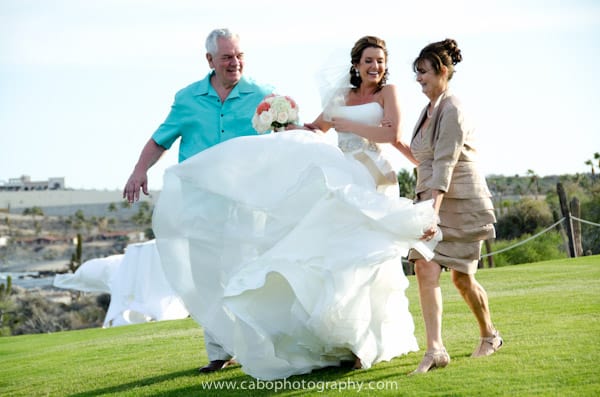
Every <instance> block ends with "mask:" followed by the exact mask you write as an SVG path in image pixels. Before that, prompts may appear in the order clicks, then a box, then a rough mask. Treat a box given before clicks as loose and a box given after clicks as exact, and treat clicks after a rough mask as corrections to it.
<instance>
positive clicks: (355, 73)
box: [354, 68, 360, 77]
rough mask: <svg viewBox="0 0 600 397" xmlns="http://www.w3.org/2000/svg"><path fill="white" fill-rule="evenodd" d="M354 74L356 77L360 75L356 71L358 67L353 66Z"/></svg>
mask: <svg viewBox="0 0 600 397" xmlns="http://www.w3.org/2000/svg"><path fill="white" fill-rule="evenodd" d="M354 75H355V76H356V77H360V72H359V71H358V69H356V68H354Z"/></svg>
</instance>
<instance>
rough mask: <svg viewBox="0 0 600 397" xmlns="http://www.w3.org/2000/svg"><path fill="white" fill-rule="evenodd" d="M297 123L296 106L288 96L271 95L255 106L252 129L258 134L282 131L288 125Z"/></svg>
mask: <svg viewBox="0 0 600 397" xmlns="http://www.w3.org/2000/svg"><path fill="white" fill-rule="evenodd" d="M297 121H298V105H296V102H294V100H293V99H292V98H290V97H288V96H283V95H275V94H271V95H268V96H266V97H265V98H264V99H263V100H262V102H261V103H260V104H259V105H258V106H257V108H256V113H254V117H252V127H254V129H255V130H256V131H258V133H260V134H263V133H265V132H267V131H270V130H273V131H283V130H285V127H286V126H287V125H288V124H291V123H294V122H297Z"/></svg>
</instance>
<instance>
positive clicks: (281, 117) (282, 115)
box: [277, 111, 289, 124]
mask: <svg viewBox="0 0 600 397" xmlns="http://www.w3.org/2000/svg"><path fill="white" fill-rule="evenodd" d="M288 120H289V117H288V114H287V112H286V111H281V112H279V113H278V114H277V122H278V123H281V124H285V123H287V122H288Z"/></svg>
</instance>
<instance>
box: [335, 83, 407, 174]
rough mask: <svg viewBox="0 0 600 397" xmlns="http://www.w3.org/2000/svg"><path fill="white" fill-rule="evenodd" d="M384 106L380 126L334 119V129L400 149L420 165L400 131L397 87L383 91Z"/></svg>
mask: <svg viewBox="0 0 600 397" xmlns="http://www.w3.org/2000/svg"><path fill="white" fill-rule="evenodd" d="M381 97H382V102H380V103H382V106H383V120H384V121H383V122H382V123H381V125H379V126H371V125H366V124H362V123H358V122H354V121H350V120H348V119H340V118H334V119H333V128H335V129H336V130H337V131H347V132H352V133H354V134H356V135H360V136H362V137H363V138H366V139H368V140H370V141H372V142H378V143H390V144H392V145H393V146H394V147H396V149H398V150H399V151H400V152H401V153H402V154H403V155H404V156H405V157H406V158H407V159H408V160H409V161H410V162H412V163H413V164H415V165H418V164H419V162H418V161H417V160H416V159H415V157H414V156H413V155H412V153H411V151H410V148H409V146H408V145H407V144H406V143H404V142H402V131H401V129H400V104H399V102H398V96H397V94H396V87H395V86H394V85H392V84H389V85H386V86H385V87H383V89H382V90H381Z"/></svg>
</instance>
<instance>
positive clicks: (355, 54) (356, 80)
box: [349, 36, 389, 92]
mask: <svg viewBox="0 0 600 397" xmlns="http://www.w3.org/2000/svg"><path fill="white" fill-rule="evenodd" d="M370 47H373V48H381V49H382V50H383V54H384V55H385V73H384V74H383V78H382V79H381V81H380V82H379V83H378V84H377V90H376V91H375V92H377V91H379V90H381V89H382V88H383V86H384V85H385V83H386V81H387V78H388V74H389V73H388V67H387V57H388V53H387V48H386V46H385V41H384V40H383V39H380V38H379V37H375V36H364V37H361V38H360V39H358V41H357V42H356V43H355V44H354V47H352V51H351V52H350V57H351V63H352V66H351V67H350V71H349V73H350V84H352V86H353V87H355V88H358V87H360V83H362V79H361V78H360V76H357V75H356V68H355V67H354V65H356V64H358V63H360V58H361V57H362V54H363V51H364V50H365V49H366V48H370Z"/></svg>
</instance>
